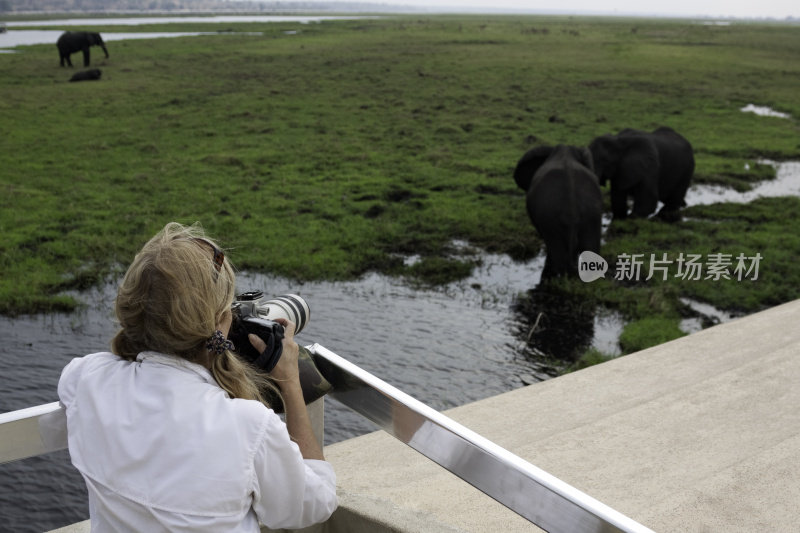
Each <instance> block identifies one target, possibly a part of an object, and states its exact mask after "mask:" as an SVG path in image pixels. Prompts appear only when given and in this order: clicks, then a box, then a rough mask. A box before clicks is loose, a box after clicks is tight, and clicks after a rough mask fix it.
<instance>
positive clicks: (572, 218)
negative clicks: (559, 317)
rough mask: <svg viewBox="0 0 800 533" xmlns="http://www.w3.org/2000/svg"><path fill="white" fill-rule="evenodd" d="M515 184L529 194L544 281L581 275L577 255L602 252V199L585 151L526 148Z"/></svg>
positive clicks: (526, 201)
mask: <svg viewBox="0 0 800 533" xmlns="http://www.w3.org/2000/svg"><path fill="white" fill-rule="evenodd" d="M514 181H515V182H516V183H517V185H518V186H519V188H520V189H522V190H523V191H525V193H526V197H525V205H526V207H527V210H528V216H529V217H530V219H531V222H533V225H534V227H535V228H536V231H538V232H539V235H540V236H541V237H542V239H543V240H544V243H545V247H546V248H547V257H546V259H545V263H544V270H543V271H542V279H545V278H550V277H554V276H559V275H563V274H576V273H577V272H578V256H579V255H580V254H581V252H583V251H586V250H590V251H592V252H595V253H599V252H600V234H601V226H602V216H603V195H602V192H601V191H600V185H599V184H598V181H597V176H595V174H594V171H593V168H592V156H591V153H590V152H589V150H588V149H587V148H578V147H575V146H566V145H558V146H555V147H551V146H538V147H536V148H533V149H531V150H528V151H527V152H526V153H525V155H523V156H522V158H521V159H520V160H519V162H518V163H517V168H516V169H515V170H514Z"/></svg>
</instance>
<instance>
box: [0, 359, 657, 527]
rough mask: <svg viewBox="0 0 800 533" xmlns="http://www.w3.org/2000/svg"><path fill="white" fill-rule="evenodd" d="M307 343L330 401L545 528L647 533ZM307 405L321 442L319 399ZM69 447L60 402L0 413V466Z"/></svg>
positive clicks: (598, 503)
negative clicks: (325, 382) (327, 384)
mask: <svg viewBox="0 0 800 533" xmlns="http://www.w3.org/2000/svg"><path fill="white" fill-rule="evenodd" d="M308 348H309V351H310V352H311V353H312V355H313V357H314V361H315V362H316V364H317V367H318V368H319V369H320V372H321V373H322V374H323V375H324V376H325V378H326V379H327V380H328V381H329V382H330V383H331V384H332V385H333V390H332V391H331V392H330V393H329V394H330V396H331V397H332V398H334V399H335V400H337V401H339V402H341V403H342V404H344V405H345V406H347V407H348V408H350V409H352V410H353V411H355V412H356V413H358V414H360V415H361V416H363V417H365V418H367V419H368V420H370V421H372V422H373V423H375V424H377V425H378V426H379V427H380V428H381V429H383V430H384V431H386V432H387V433H389V434H390V435H392V436H394V437H395V438H397V439H398V440H400V441H401V442H403V443H404V444H406V445H408V446H410V447H411V448H413V449H415V450H417V451H418V452H420V453H421V454H423V455H424V456H425V457H427V458H428V459H430V460H432V461H434V462H436V463H437V464H439V465H440V466H442V467H444V468H445V469H447V470H448V471H450V472H452V473H453V474H455V475H456V476H458V477H460V478H461V479H463V480H464V481H466V482H468V483H470V484H471V485H473V486H474V487H475V488H477V489H479V490H480V491H482V492H483V493H485V494H487V495H488V496H490V497H492V498H494V499H495V500H497V501H498V502H500V503H501V504H503V505H504V506H506V507H507V508H509V509H511V510H512V511H514V512H515V513H517V514H519V515H520V516H522V517H524V518H525V519H527V520H529V521H530V522H532V523H534V524H536V525H537V526H539V527H540V528H542V529H544V530H545V531H550V532H565V533H567V532H569V533H610V532H631V533H652V531H651V530H650V529H648V528H647V527H645V526H643V525H642V524H639V523H638V522H635V521H634V520H632V519H631V518H629V517H627V516H625V515H623V514H621V513H619V512H618V511H615V510H614V509H612V508H610V507H608V506H607V505H605V504H603V503H601V502H599V501H597V500H596V499H594V498H592V497H590V496H588V495H587V494H585V493H583V492H581V491H579V490H578V489H576V488H574V487H572V486H570V485H569V484H567V483H565V482H564V481H562V480H560V479H558V478H556V477H554V476H552V475H551V474H548V473H547V472H545V471H543V470H541V469H539V468H537V467H535V466H534V465H532V464H531V463H529V462H527V461H525V460H524V459H522V458H520V457H519V456H517V455H515V454H513V453H511V452H509V451H508V450H506V449H504V448H502V447H500V446H498V445H497V444H495V443H493V442H492V441H490V440H488V439H486V438H484V437H482V436H480V435H478V434H477V433H475V432H474V431H472V430H470V429H468V428H466V427H464V426H462V425H461V424H458V423H457V422H455V421H454V420H452V419H451V418H448V417H447V416H445V415H443V414H442V413H440V412H438V411H436V410H434V409H432V408H430V407H428V406H427V405H425V404H423V403H422V402H420V401H418V400H416V399H414V398H412V397H411V396H409V395H408V394H406V393H404V392H402V391H400V390H399V389H397V388H395V387H393V386H391V385H389V384H388V383H386V382H384V381H382V380H381V379H379V378H377V377H375V376H374V375H372V374H370V373H369V372H367V371H365V370H364V369H362V368H360V367H358V366H356V365H354V364H352V363H350V362H349V361H347V360H346V359H344V358H342V357H340V356H339V355H337V354H335V353H333V352H331V351H330V350H328V349H327V348H325V347H324V346H321V345H319V344H314V345H312V346H309V347H308ZM315 404H316V405H315ZM309 408H310V409H309V410H310V414H311V418H312V425H313V426H314V430H315V435H316V436H317V439H318V440H319V441H320V443H321V442H322V433H323V407H322V401H319V400H318V401H317V402H314V403H313V404H311V405H309ZM66 447H67V430H66V414H65V412H64V409H63V407H61V406H60V405H59V403H58V402H53V403H49V404H45V405H40V406H37V407H31V408H28V409H21V410H19V411H13V412H10V413H3V414H0V464H2V463H5V462H9V461H14V460H18V459H24V458H26V457H31V456H34V455H40V454H43V453H48V452H52V451H56V450H60V449H64V448H66Z"/></svg>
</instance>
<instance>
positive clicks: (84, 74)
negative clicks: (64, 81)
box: [69, 68, 103, 81]
mask: <svg viewBox="0 0 800 533" xmlns="http://www.w3.org/2000/svg"><path fill="white" fill-rule="evenodd" d="M102 74H103V71H101V70H100V69H99V68H90V69H89V70H82V71H80V72H76V73H75V74H73V75H72V77H71V78H70V79H69V81H90V80H99V79H100V76H101V75H102Z"/></svg>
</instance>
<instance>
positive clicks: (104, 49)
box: [100, 44, 108, 59]
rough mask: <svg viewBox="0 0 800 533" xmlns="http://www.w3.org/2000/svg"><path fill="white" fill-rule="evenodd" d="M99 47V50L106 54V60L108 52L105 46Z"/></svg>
mask: <svg viewBox="0 0 800 533" xmlns="http://www.w3.org/2000/svg"><path fill="white" fill-rule="evenodd" d="M100 46H101V48H102V49H103V52H105V53H106V59H108V50H107V49H106V45H104V44H101V45H100Z"/></svg>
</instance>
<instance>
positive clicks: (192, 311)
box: [58, 223, 337, 533]
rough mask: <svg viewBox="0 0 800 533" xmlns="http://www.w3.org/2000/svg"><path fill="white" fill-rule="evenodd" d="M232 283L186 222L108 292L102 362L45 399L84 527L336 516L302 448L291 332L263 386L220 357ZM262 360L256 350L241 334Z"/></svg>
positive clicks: (332, 497) (325, 472)
mask: <svg viewBox="0 0 800 533" xmlns="http://www.w3.org/2000/svg"><path fill="white" fill-rule="evenodd" d="M234 292H235V276H234V272H233V269H232V268H231V265H230V263H229V261H228V260H227V259H226V258H225V255H224V253H223V252H222V251H221V250H220V249H219V248H218V246H217V244H215V243H214V242H213V241H212V240H210V239H208V238H207V237H205V235H204V234H203V231H202V229H201V228H200V227H199V226H197V225H194V226H183V225H180V224H177V223H170V224H167V225H166V227H165V228H164V229H163V230H162V231H160V232H159V233H158V234H157V235H156V236H155V237H153V238H152V239H150V241H148V242H147V244H145V245H144V247H143V248H142V249H141V251H140V252H139V253H138V254H137V255H136V257H135V259H134V260H133V263H132V264H131V266H130V268H129V269H128V271H127V273H126V274H125V277H124V279H123V281H122V283H121V286H120V288H119V292H118V294H117V300H116V314H117V319H118V320H119V323H120V326H121V329H120V330H119V332H118V333H117V335H116V336H115V337H114V339H113V341H112V352H100V353H95V354H91V355H87V356H85V357H81V358H76V359H73V360H72V361H71V362H70V363H69V364H68V365H67V366H66V367H65V368H64V370H63V372H62V375H61V379H60V381H59V384H58V395H59V398H60V400H61V403H62V404H63V405H64V407H65V408H66V413H67V429H68V440H69V452H70V457H71V459H72V463H73V464H74V465H75V467H76V468H77V469H78V470H79V471H80V472H81V474H82V475H83V478H84V480H85V481H86V486H87V488H88V491H89V515H90V519H91V526H92V531H99V532H103V531H115V532H122V531H127V532H144V531H146V532H148V533H152V532H159V531H171V532H172V531H186V532H188V531H204V532H206V531H209V532H210V531H225V532H258V531H259V523H261V524H263V525H266V526H268V527H270V528H288V529H297V528H302V527H307V526H310V525H312V524H315V523H319V522H322V521H324V520H326V519H327V518H328V517H329V516H330V515H331V514H332V513H333V511H334V510H335V509H336V505H337V500H336V478H335V474H334V472H333V468H332V467H331V465H330V464H329V463H327V462H326V461H325V460H324V457H323V455H322V450H321V448H320V446H319V444H318V443H317V441H316V439H315V438H314V435H313V432H312V429H311V423H310V421H309V418H308V413H307V411H306V409H305V404H304V402H303V395H302V390H301V388H300V381H299V376H298V367H297V357H298V346H297V344H296V343H295V342H294V324H292V323H291V322H288V321H285V320H284V321H282V324H283V325H284V327H285V329H286V334H285V338H284V340H283V356H282V357H281V359H280V361H279V362H278V364H277V366H276V367H275V368H274V370H273V371H272V373H271V376H272V377H273V378H275V381H276V382H277V383H279V388H280V393H281V396H282V399H283V402H284V408H285V412H286V415H285V419H286V422H285V423H284V422H283V421H282V420H281V418H280V417H278V416H277V415H276V414H275V413H274V412H273V411H272V410H271V409H269V406H268V405H266V404H265V403H264V400H263V399H262V397H261V395H260V393H259V390H262V389H263V387H264V386H265V379H264V377H263V376H260V375H259V374H258V373H257V372H256V371H255V370H254V369H253V368H252V367H251V366H249V365H247V364H245V363H244V362H242V361H241V360H240V359H239V358H237V356H236V355H234V354H233V353H231V351H230V350H231V348H232V346H231V344H230V342H229V341H227V340H226V336H227V334H228V331H229V328H230V325H231V303H232V301H233V297H234ZM250 341H251V343H252V344H253V346H254V347H255V348H256V349H257V350H259V351H262V350H263V349H264V348H265V345H264V342H263V341H262V340H261V339H259V338H258V337H256V336H251V337H250Z"/></svg>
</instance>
